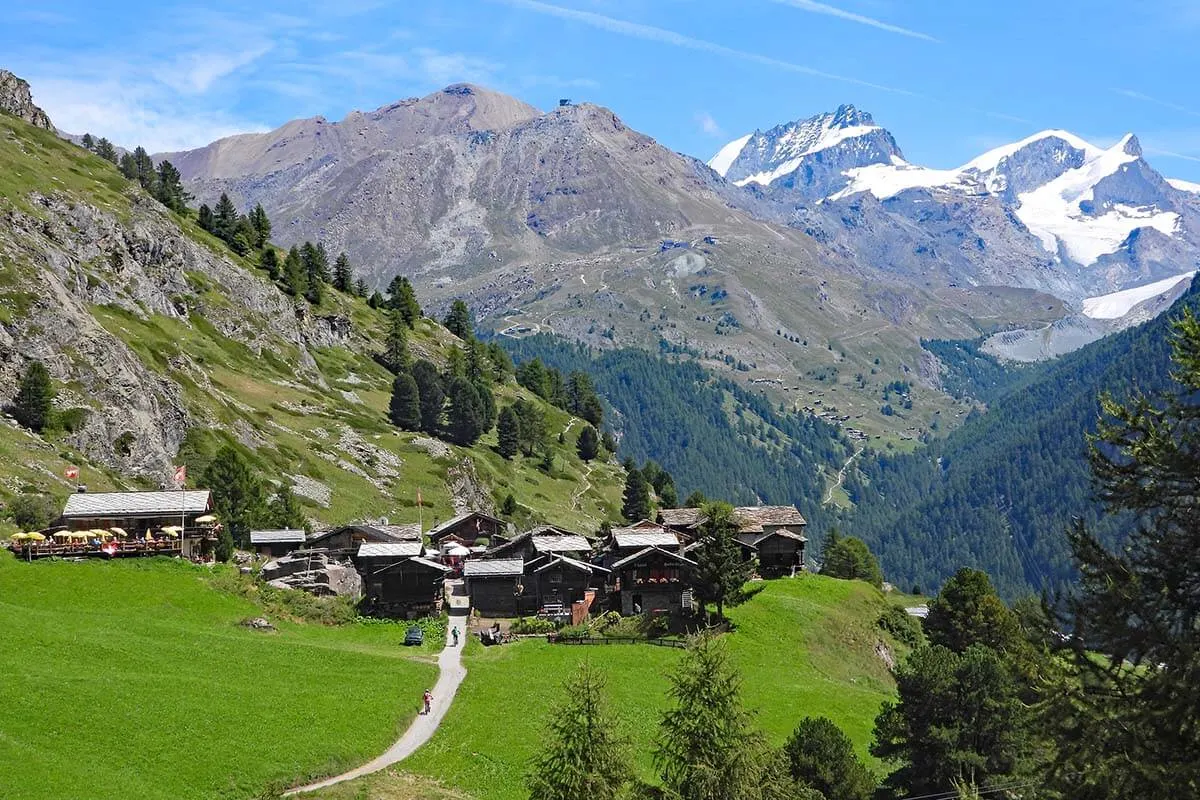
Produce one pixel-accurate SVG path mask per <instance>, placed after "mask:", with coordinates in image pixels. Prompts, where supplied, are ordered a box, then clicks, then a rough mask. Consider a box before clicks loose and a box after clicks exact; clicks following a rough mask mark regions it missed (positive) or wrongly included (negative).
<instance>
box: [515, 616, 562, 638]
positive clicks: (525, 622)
mask: <svg viewBox="0 0 1200 800" xmlns="http://www.w3.org/2000/svg"><path fill="white" fill-rule="evenodd" d="M556 630H558V625H557V624H555V623H554V622H553V621H551V620H548V619H538V618H537V617H521V618H520V619H518V620H517V621H516V622H514V623H513V624H512V626H511V627H509V629H508V632H509V633H513V634H519V635H525V634H543V633H554V632H555V631H556Z"/></svg>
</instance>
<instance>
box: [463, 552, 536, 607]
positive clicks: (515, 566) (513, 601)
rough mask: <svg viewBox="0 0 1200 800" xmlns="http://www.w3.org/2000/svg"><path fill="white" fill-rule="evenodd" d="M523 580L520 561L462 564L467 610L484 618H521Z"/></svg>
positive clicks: (489, 560)
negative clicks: (468, 604) (468, 608)
mask: <svg viewBox="0 0 1200 800" xmlns="http://www.w3.org/2000/svg"><path fill="white" fill-rule="evenodd" d="M524 576H525V560H524V559H522V558H489V559H468V560H467V561H466V563H464V564H463V577H464V578H465V579H466V585H467V586H466V588H467V594H468V595H469V596H470V598H471V608H472V609H474V610H476V611H478V612H479V613H480V614H482V615H483V616H485V617H487V616H492V617H515V616H519V615H520V614H521V602H520V601H521V596H522V595H523V594H524V592H525V589H524V582H523V579H524Z"/></svg>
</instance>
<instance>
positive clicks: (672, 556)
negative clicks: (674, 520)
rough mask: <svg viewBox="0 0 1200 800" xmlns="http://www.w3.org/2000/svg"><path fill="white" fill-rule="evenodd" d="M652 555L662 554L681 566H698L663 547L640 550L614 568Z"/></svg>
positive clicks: (613, 566) (626, 557) (615, 564)
mask: <svg viewBox="0 0 1200 800" xmlns="http://www.w3.org/2000/svg"><path fill="white" fill-rule="evenodd" d="M651 553H662V554H663V555H664V556H667V557H668V558H670V559H672V560H674V561H678V562H679V563H681V564H688V565H690V566H693V567H694V566H696V562H695V561H692V560H691V559H690V558H684V557H683V556H681V555H679V554H678V553H672V552H671V551H670V550H663V549H662V548H661V547H645V548H643V549H641V550H638V551H637V552H636V553H633V554H632V555H628V556H625V558H622V559H621V560H620V561H617V562H615V563H614V564H613V565H612V568H613V569H620V568H621V567H624V566H627V565H629V564H632V563H634V562H636V561H640V560H641V559H642V558H643V557H644V556H647V555H649V554H651Z"/></svg>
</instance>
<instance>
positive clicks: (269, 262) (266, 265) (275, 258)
mask: <svg viewBox="0 0 1200 800" xmlns="http://www.w3.org/2000/svg"><path fill="white" fill-rule="evenodd" d="M258 265H259V266H260V267H262V268H263V269H264V270H266V273H267V274H268V275H270V276H271V280H277V279H278V278H279V254H278V253H276V252H275V248H274V247H268V248H266V249H265V250H263V251H262V255H261V256H259V257H258Z"/></svg>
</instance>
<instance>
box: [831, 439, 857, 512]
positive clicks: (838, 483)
mask: <svg viewBox="0 0 1200 800" xmlns="http://www.w3.org/2000/svg"><path fill="white" fill-rule="evenodd" d="M865 449H866V448H864V447H860V448H858V449H857V450H855V451H854V455H852V456H850V457H849V458H847V459H846V463H845V464H842V468H841V469H839V470H838V474H837V480H836V481H834V482H833V485H832V486H830V487H829V488H828V489H827V490H826V491H825V499H824V500H822V501H821V505H823V506H827V505H829V504H830V503H832V502H833V493H834V492H836V491H837V489H838V487H839V486H841V485H842V482H843V481H844V480H846V469H847V468H849V466H850V464H851V463H852V462H853V461H854V459H856V458H858V457H859V456H861V455H862V452H863V450H865Z"/></svg>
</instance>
